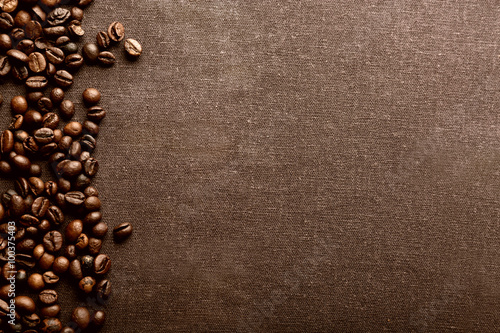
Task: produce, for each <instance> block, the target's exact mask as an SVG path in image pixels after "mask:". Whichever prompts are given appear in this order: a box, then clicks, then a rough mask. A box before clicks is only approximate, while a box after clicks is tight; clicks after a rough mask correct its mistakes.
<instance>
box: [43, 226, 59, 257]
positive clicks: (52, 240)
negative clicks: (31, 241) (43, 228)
mask: <svg viewBox="0 0 500 333" xmlns="http://www.w3.org/2000/svg"><path fill="white" fill-rule="evenodd" d="M62 245H63V237H62V235H61V233H60V232H59V231H57V230H52V231H50V232H48V233H47V234H45V236H44V237H43V246H44V247H45V250H47V251H49V252H57V251H59V250H60V249H61V247H62Z"/></svg>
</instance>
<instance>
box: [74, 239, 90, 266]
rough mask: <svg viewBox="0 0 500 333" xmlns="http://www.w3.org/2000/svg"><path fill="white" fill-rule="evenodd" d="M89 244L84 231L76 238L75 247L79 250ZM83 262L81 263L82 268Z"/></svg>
mask: <svg viewBox="0 0 500 333" xmlns="http://www.w3.org/2000/svg"><path fill="white" fill-rule="evenodd" d="M88 245H89V238H88V237H87V235H85V234H84V233H82V234H80V236H78V238H77V239H76V243H75V247H76V248H77V249H79V250H83V249H85V248H86V247H87V246H88ZM83 268H84V267H83V264H82V269H83Z"/></svg>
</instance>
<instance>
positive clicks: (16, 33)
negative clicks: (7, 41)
mask: <svg viewBox="0 0 500 333" xmlns="http://www.w3.org/2000/svg"><path fill="white" fill-rule="evenodd" d="M10 36H11V37H12V39H13V40H14V41H17V40H21V39H23V38H25V37H26V35H25V33H24V29H23V28H14V29H12V30H11V32H10Z"/></svg>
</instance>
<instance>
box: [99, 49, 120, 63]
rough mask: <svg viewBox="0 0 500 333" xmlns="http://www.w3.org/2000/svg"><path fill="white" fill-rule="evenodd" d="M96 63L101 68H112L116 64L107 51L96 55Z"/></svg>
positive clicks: (113, 57)
mask: <svg viewBox="0 0 500 333" xmlns="http://www.w3.org/2000/svg"><path fill="white" fill-rule="evenodd" d="M97 61H98V62H99V64H100V65H102V66H113V65H114V64H115V62H116V57H115V55H114V54H113V53H111V52H109V51H102V52H100V53H99V54H98V55H97Z"/></svg>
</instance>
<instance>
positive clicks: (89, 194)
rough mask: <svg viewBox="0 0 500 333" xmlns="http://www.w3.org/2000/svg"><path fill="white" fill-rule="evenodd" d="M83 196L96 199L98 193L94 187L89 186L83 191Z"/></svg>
mask: <svg viewBox="0 0 500 333" xmlns="http://www.w3.org/2000/svg"><path fill="white" fill-rule="evenodd" d="M83 194H85V196H86V197H92V196H94V197H98V196H99V191H97V189H96V188H95V187H94V186H89V187H87V188H86V189H85V190H84V191H83Z"/></svg>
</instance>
